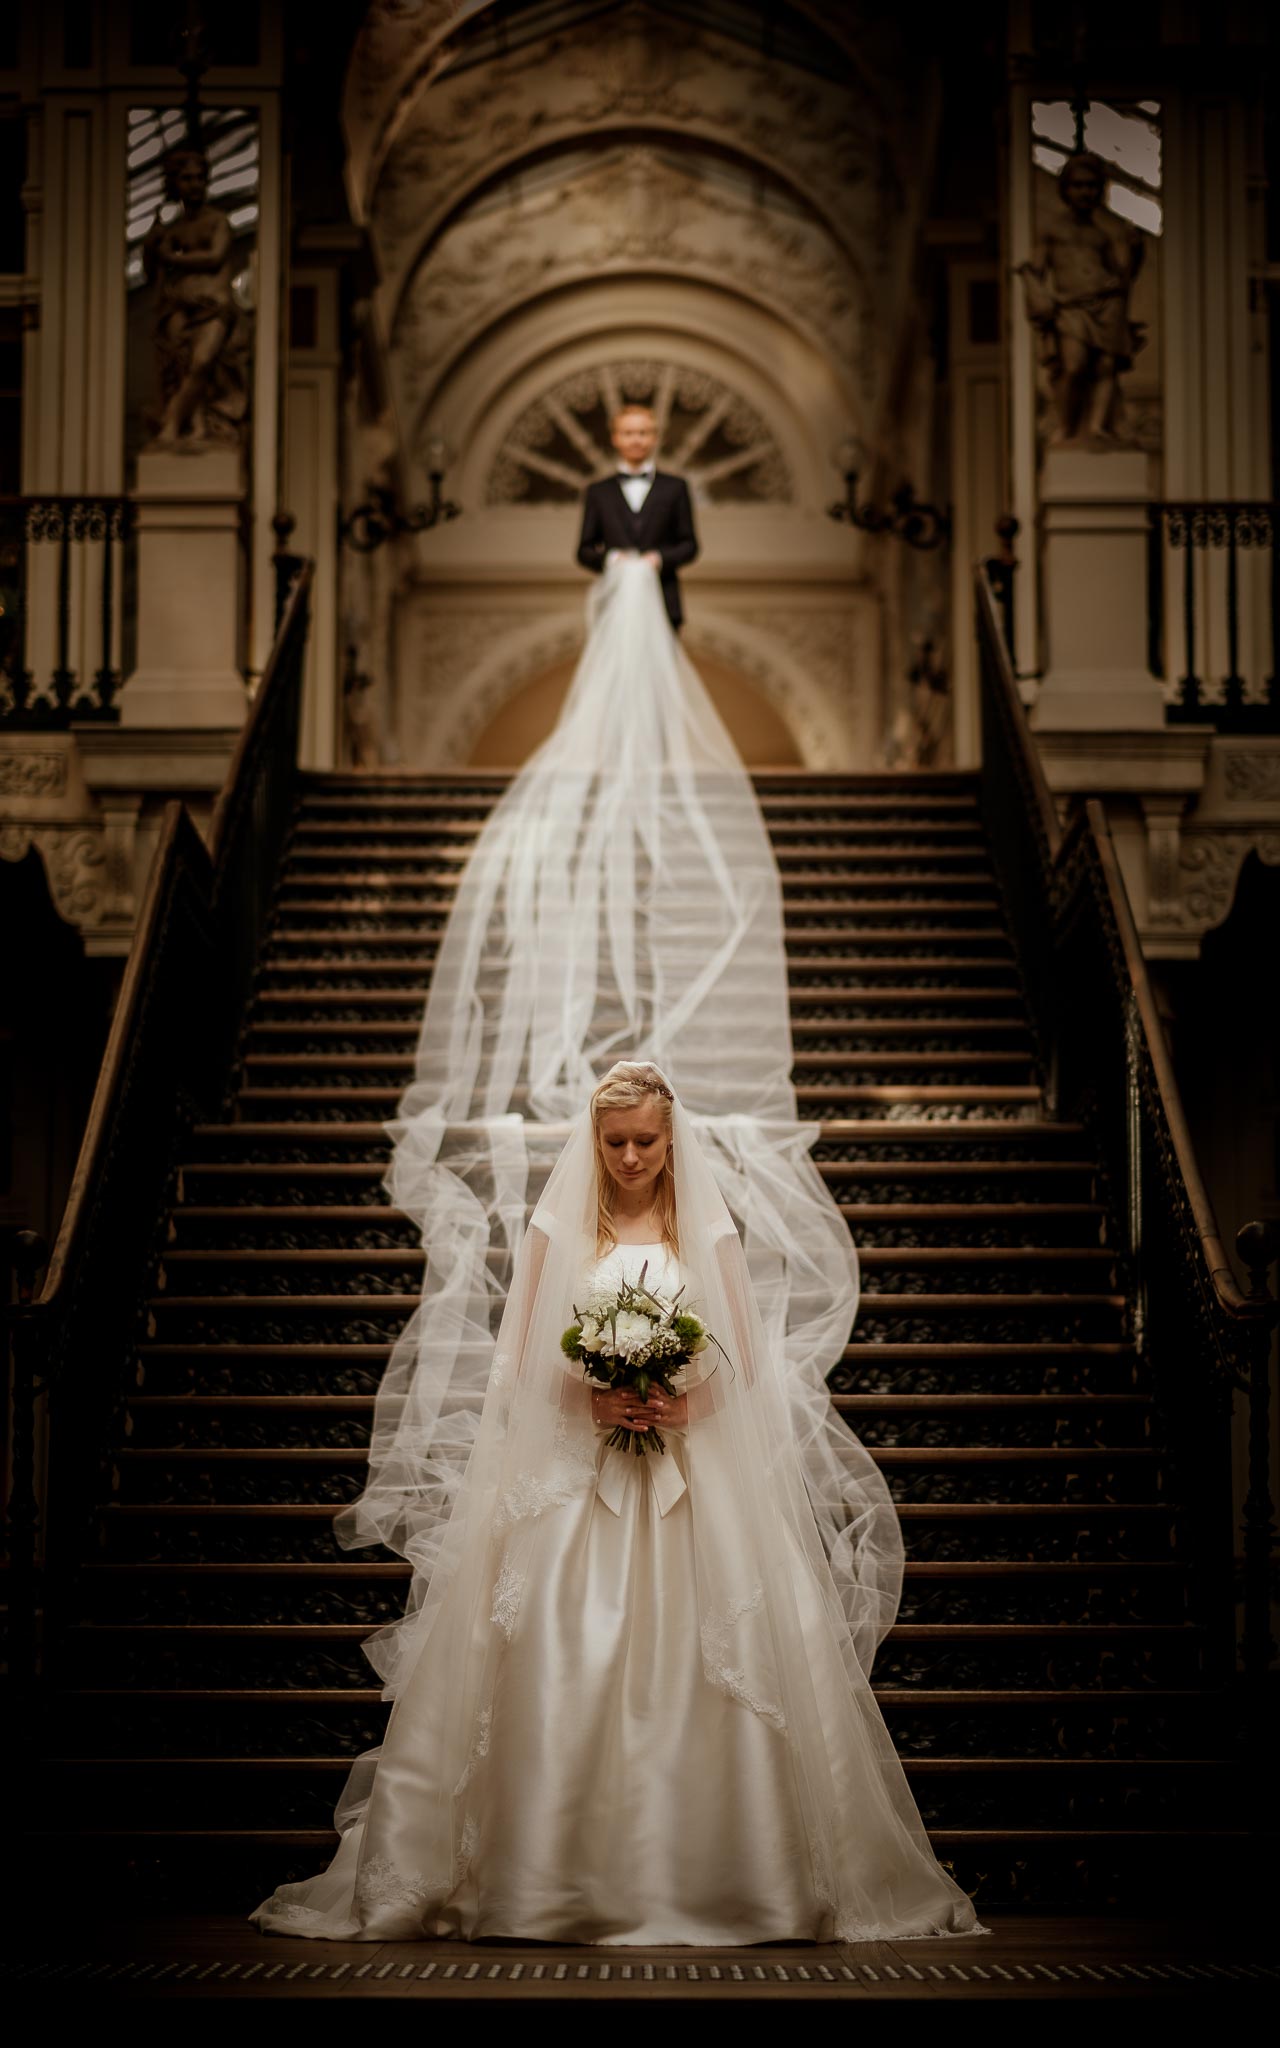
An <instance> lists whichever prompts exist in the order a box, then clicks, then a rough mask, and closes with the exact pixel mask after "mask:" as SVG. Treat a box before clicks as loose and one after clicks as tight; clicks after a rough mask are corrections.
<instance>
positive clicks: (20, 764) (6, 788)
mask: <svg viewBox="0 0 1280 2048" xmlns="http://www.w3.org/2000/svg"><path fill="white" fill-rule="evenodd" d="M67 769H68V760H67V756H66V754H65V753H63V752H59V753H56V754H55V753H43V752H35V753H30V754H20V753H0V796H65V795H66V792H67Z"/></svg>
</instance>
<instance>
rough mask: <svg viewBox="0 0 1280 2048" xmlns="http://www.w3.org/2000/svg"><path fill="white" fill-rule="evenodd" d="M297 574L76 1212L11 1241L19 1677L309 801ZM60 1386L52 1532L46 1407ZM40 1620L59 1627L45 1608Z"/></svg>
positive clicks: (165, 862) (307, 570)
mask: <svg viewBox="0 0 1280 2048" xmlns="http://www.w3.org/2000/svg"><path fill="white" fill-rule="evenodd" d="M277 567H278V568H279V569H280V570H281V580H282V586H287V597H286V601H285V604H284V608H283V615H282V617H281V621H280V625H279V629H278V632H277V635H276V641H275V645H274V647H273V649H272V653H271V656H270V659H269V661H268V663H267V666H266V668H265V670H264V672H263V676H262V680H261V683H260V685H259V688H258V691H257V694H256V696H255V698H254V700H253V705H252V707H251V710H250V713H249V716H248V719H247V721H246V723H245V726H244V728H243V730H242V732H241V735H240V739H239V743H238V745H237V748H236V752H235V754H234V756H233V758H232V761H231V764H230V767H229V769H228V773H227V779H226V782H225V784H224V787H223V790H222V793H221V795H220V797H219V799H218V803H217V806H216V809H215V811H214V816H213V822H212V829H211V834H210V844H209V845H208V846H207V847H206V845H205V842H204V840H203V839H202V838H201V836H200V833H199V831H198V829H197V827H196V825H195V824H194V823H193V821H192V818H191V814H190V812H189V811H188V810H187V808H186V806H185V805H184V804H182V803H180V802H177V801H174V802H172V803H170V804H169V805H168V806H167V808H166V811H165V814H164V823H163V827H162V830H161V834H160V842H159V845H158V848H157V850H156V853H155V856H154V859H153V861H152V866H151V872H150V877H149V880H148V884H147V892H146V898H145V901H144V904H143V909H142V913H141V916H140V918H139V922H138V928H137V933H136V936H135V938H134V943H133V947H132V950H131V952H130V955H129V959H128V963H127V966H126V969H125V976H124V982H123V985H122V987H121V991H120V995H119V998H118V1001H117V1004H116V1009H115V1014H114V1017H113V1019H112V1024H111V1031H110V1035H109V1038H108V1043H107V1050H106V1054H105V1056H104V1059H103V1064H102V1069H101V1072H100V1074H99V1076H98V1084H97V1088H96V1091H95V1094H94V1099H93V1103H92V1106H91V1109H90V1113H89V1120H88V1125H87V1128H86V1130H85V1135H84V1139H83V1142H82V1145H81V1148H80V1155H79V1159H78V1161H77V1164H76V1169H75V1173H74V1176H73V1179H72V1185H71V1191H70V1195H69V1197H68V1200H67V1205H66V1210H65V1213H64V1215H63V1219H62V1224H61V1228H60V1230H59V1232H58V1237H57V1242H56V1243H55V1245H54V1248H53V1253H52V1256H51V1257H50V1258H49V1259H48V1267H47V1271H46V1272H45V1276H44V1281H43V1285H41V1286H39V1287H37V1285H36V1279H37V1276H38V1274H39V1271H40V1268H41V1265H42V1264H43V1263H44V1258H45V1250H44V1247H43V1246H42V1245H41V1244H40V1243H39V1241H38V1240H36V1239H34V1238H32V1237H31V1236H30V1235H29V1234H26V1233H21V1234H19V1238H18V1239H17V1240H16V1242H15V1246H14V1252H13V1257H14V1262H15V1264H16V1265H17V1268H18V1276H19V1287H18V1294H19V1299H18V1301H17V1303H16V1304H15V1305H14V1306H13V1307H12V1308H10V1309H9V1310H8V1311H7V1321H8V1325H9V1335H10V1344H11V1349H12V1354H13V1386H14V1397H13V1398H14V1425H13V1447H14V1448H13V1462H12V1471H11V1487H10V1510H9V1547H10V1629H11V1639H10V1675H11V1680H12V1682H13V1684H14V1685H15V1687H17V1688H18V1689H19V1690H22V1689H24V1688H30V1687H31V1686H32V1685H33V1684H35V1683H36V1682H37V1680H38V1678H39V1676H40V1674H41V1673H47V1672H48V1671H49V1670H50V1667H51V1664H52V1663H53V1662H55V1661H56V1658H57V1653H58V1641H59V1635H58V1630H59V1624H60V1619H61V1617H62V1615H63V1614H64V1613H65V1612H66V1611H67V1608H66V1594H67V1590H68V1586H69V1583H70V1580H71V1576H72V1575H73V1574H74V1572H75V1570H76V1568H77V1565H78V1562H79V1560H80V1558H81V1557H82V1556H83V1554H84V1550H85V1546H86V1542H87V1537H88V1532H89V1528H90V1524H91V1521H92V1517H93V1514H94V1511H95V1504H96V1503H97V1502H98V1501H99V1500H100V1499H101V1498H102V1497H103V1494H104V1492H106V1491H107V1490H109V1489H108V1488H107V1487H106V1485H105V1475H104V1473H103V1471H102V1469H101V1467H102V1462H103V1460H104V1458H105V1456H106V1454H107V1447H108V1445H109V1442H110V1441H111V1423H112V1417H113V1415H114V1413H115V1412H116V1410H117V1409H118V1407H119V1406H120V1404H121V1401H122V1399H123V1397H124V1394H125V1377H124V1376H125V1372H126V1369H127V1365H128V1360H129V1357H130V1353H131V1347H132V1342H133V1339H134V1337H135V1335H136V1333H137V1326H138V1319H139V1315H140V1313H141V1304H142V1301H143V1297H144V1295H145V1291H146V1281H147V1275H148V1272H149V1270H150V1266H151V1263H152V1261H153V1258H154V1255H155V1253H156V1251H157V1249H158V1248H157V1247H156V1246H155V1245H153V1244H152V1243H151V1242H150V1241H149V1233H150V1232H152V1231H154V1230H155V1229H156V1228H157V1227H159V1220H160V1219H161V1218H162V1217H163V1216H164V1214H165V1213H166V1200H165V1198H166V1194H167V1192H168V1188H169V1182H170V1179H171V1176H172V1174H173V1172H174V1168H175V1162H176V1160H177V1158H178V1156H179V1147H180V1145H181V1142H182V1139H183V1135H184V1133H185V1131H186V1130H187V1128H188V1127H189V1125H190V1124H191V1123H192V1122H194V1121H197V1120H199V1119H201V1118H209V1117H213V1116H216V1115H217V1113H218V1110H219V1106H220V1103H221V1100H222V1096H223V1092H224V1089H225V1086H226V1082H227V1077H228V1074H229V1071H230V1066H231V1061H232V1057H233V1054H234V1048H235V1035H236V1030H237V1027H238V1020H239V1017H240V1014H241V1011H242V1009H243V1005H244V1002H245V998H246V994H247V990H248V985H249V977H250V974H251V972H252V966H253V962H254V959H255V957H256V955H257V951H258V947H259V942H260V939H261V935H262V931H263V928H264V923H265V918H266V912H267V892H268V890H269V888H270V885H271V879H272V877H273V876H274V873H275V870H276V866H277V862H278V858H279V854H280V849H281V846H282V843H283V840H284V837H285V833H286V831H287V829H288V824H289V819H290V816H291V813H292V809H293V802H294V793H295V783H296V777H297V767H296V762H297V739H298V720H299V709H300V700H301V690H302V667H303V654H304V650H305V645H306V633H307V620H308V609H309V604H310V591H311V566H310V564H309V563H302V562H299V561H298V560H297V558H296V557H295V558H291V561H290V562H281V561H279V560H278V562H277ZM42 1392H43V1393H45V1394H46V1395H47V1398H48V1403H49V1417H48V1425H49V1428H48V1436H49V1462H48V1479H47V1489H46V1494H45V1499H46V1502H47V1512H46V1513H45V1515H44V1529H43V1546H41V1541H40V1538H41V1533H42V1532H41V1530H40V1528H39V1525H38V1518H37V1498H36V1486H35V1476H34V1467H33V1459H34V1433H33V1422H34V1415H35V1404H36V1401H37V1399H38V1397H39V1396H40V1394H41V1393H42ZM41 1620H43V1624H44V1630H43V1639H42V1640H40V1639H39V1638H38V1625H39V1623H40V1621H41Z"/></svg>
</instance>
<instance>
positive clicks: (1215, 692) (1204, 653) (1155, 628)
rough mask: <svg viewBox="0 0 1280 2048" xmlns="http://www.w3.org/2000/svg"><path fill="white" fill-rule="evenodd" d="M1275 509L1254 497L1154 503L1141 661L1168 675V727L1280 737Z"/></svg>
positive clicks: (1279, 564) (1279, 559) (1279, 573)
mask: <svg viewBox="0 0 1280 2048" xmlns="http://www.w3.org/2000/svg"><path fill="white" fill-rule="evenodd" d="M1278 512H1280V507H1277V506H1275V505H1273V504H1271V503H1270V502H1269V501H1267V500H1265V499H1253V498H1233V499H1226V498H1223V499H1170V500H1166V501H1165V502H1164V503H1162V504H1156V505H1152V506H1151V508H1150V513H1149V518H1150V528H1149V535H1150V538H1149V543H1148V550H1147V650H1148V653H1147V658H1148V666H1149V667H1150V670H1151V673H1152V675H1154V676H1159V677H1161V678H1164V677H1165V676H1166V675H1167V673H1168V670H1169V667H1170V666H1172V668H1173V673H1174V677H1175V680H1176V682H1177V696H1176V698H1174V700H1173V701H1172V702H1171V703H1170V704H1169V706H1168V709H1167V712H1166V716H1167V718H1168V720H1169V722H1170V724H1174V725H1177V724H1185V723H1188V722H1190V723H1196V724H1207V725H1216V726H1217V727H1218V729H1219V731H1221V732H1280V674H1277V662H1276V622H1277V618H1280V553H1278V552H1277V549H1276V545H1275V541H1276V523H1277V514H1278ZM1166 643H1168V644H1169V649H1170V651H1169V652H1167V651H1166ZM1246 693H1248V694H1246Z"/></svg>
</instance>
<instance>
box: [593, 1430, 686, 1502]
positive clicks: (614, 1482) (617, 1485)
mask: <svg viewBox="0 0 1280 2048" xmlns="http://www.w3.org/2000/svg"><path fill="white" fill-rule="evenodd" d="M637 1468H639V1469H637ZM646 1470H647V1471H648V1474H649V1484H650V1486H651V1487H652V1488H653V1498H654V1502H655V1504H656V1506H657V1509H658V1513H659V1514H660V1515H666V1514H669V1513H670V1512H671V1509H672V1508H673V1507H674V1506H675V1504H676V1502H677V1501H678V1500H679V1498H680V1496H681V1494H682V1493H687V1492H688V1486H687V1483H686V1481H685V1476H684V1473H683V1472H682V1471H681V1470H680V1467H679V1465H677V1463H676V1461H675V1459H674V1457H673V1456H672V1454H671V1452H670V1451H667V1452H666V1453H665V1454H664V1453H663V1452H661V1451H645V1452H644V1453H643V1455H642V1456H640V1457H637V1455H636V1453H635V1452H634V1451H632V1450H625V1451H624V1450H623V1449H622V1448H621V1446H620V1445H618V1444H612V1445H610V1447H609V1448H608V1450H606V1452H605V1454H604V1456H603V1458H601V1460H600V1470H599V1473H598V1475H597V1478H596V1492H597V1494H598V1495H599V1497H600V1499H601V1500H602V1501H603V1502H604V1504H605V1506H606V1507H607V1508H610V1509H611V1510H612V1512H613V1513H614V1514H615V1515H620V1514H621V1513H622V1503H623V1500H624V1499H625V1497H626V1490H627V1488H628V1486H630V1485H631V1484H632V1483H633V1478H634V1483H635V1484H637V1485H641V1486H642V1485H643V1484H644V1473H645V1471H646Z"/></svg>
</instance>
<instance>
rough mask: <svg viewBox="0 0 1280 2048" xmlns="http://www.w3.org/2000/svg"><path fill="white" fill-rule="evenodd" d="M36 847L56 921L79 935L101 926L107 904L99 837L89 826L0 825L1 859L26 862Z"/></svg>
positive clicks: (103, 860)
mask: <svg viewBox="0 0 1280 2048" xmlns="http://www.w3.org/2000/svg"><path fill="white" fill-rule="evenodd" d="M33 846H34V847H35V849H36V851H37V853H38V854H39V856H40V858H41V860H42V861H43V862H44V869H45V874H46V876H47V877H48V882H49V894H50V895H51V896H52V898H53V901H54V906H55V908H56V909H57V912H58V915H59V917H62V918H65V919H66V922H67V923H68V924H72V925H77V926H78V927H79V928H80V929H81V930H86V931H87V930H92V929H93V928H95V927H96V926H98V925H99V924H101V923H102V921H103V917H104V914H105V909H106V901H107V882H108V876H107V861H106V854H105V852H104V848H103V835H102V833H101V831H100V830H97V829H96V828H95V827H94V826H92V825H25V824H19V823H16V822H14V821H13V820H10V821H8V822H7V823H5V824H3V825H0V860H13V861H18V860H25V859H26V856H27V854H28V853H29V852H30V850H31V848H32V847H33Z"/></svg>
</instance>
